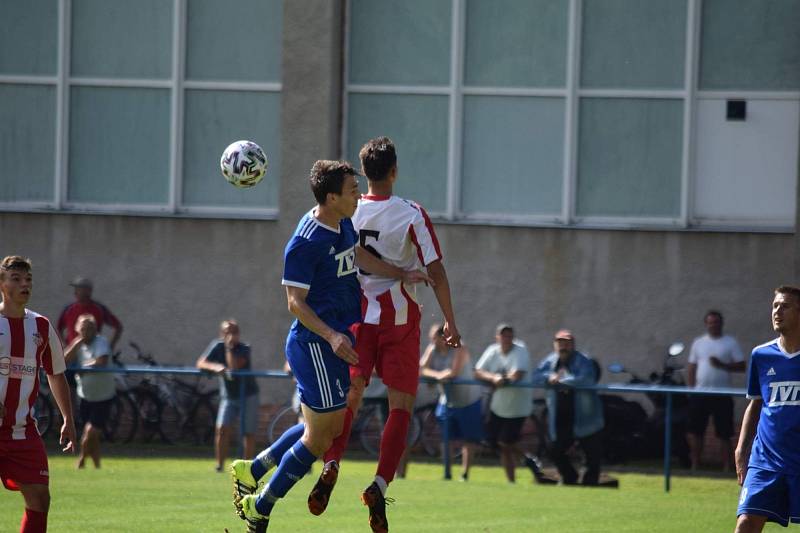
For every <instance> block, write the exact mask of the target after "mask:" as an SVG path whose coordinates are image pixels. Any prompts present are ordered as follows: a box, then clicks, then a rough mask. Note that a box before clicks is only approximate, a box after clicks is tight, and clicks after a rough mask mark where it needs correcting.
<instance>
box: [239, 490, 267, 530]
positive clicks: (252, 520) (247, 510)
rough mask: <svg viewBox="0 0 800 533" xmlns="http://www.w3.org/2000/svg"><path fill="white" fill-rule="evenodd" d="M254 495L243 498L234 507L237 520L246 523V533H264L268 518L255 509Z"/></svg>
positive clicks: (255, 496)
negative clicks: (239, 519)
mask: <svg viewBox="0 0 800 533" xmlns="http://www.w3.org/2000/svg"><path fill="white" fill-rule="evenodd" d="M256 498H258V495H256V494H248V495H246V496H244V497H243V498H242V499H241V500H240V501H239V503H238V504H237V505H236V508H237V510H238V511H239V518H241V519H242V520H244V521H245V522H246V523H247V533H265V532H266V531H267V527H268V526H269V517H268V516H264V515H262V514H261V513H259V512H258V509H256Z"/></svg>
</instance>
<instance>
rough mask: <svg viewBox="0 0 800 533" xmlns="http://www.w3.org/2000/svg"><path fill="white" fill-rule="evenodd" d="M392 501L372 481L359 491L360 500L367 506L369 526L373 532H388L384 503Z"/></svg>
mask: <svg viewBox="0 0 800 533" xmlns="http://www.w3.org/2000/svg"><path fill="white" fill-rule="evenodd" d="M393 501H394V500H392V499H391V498H384V497H383V493H382V492H381V489H380V488H379V487H378V484H377V483H375V482H374V481H373V482H372V485H370V486H369V487H367V488H366V489H364V492H362V493H361V502H362V503H363V504H364V505H366V506H367V507H369V527H370V528H372V531H373V532H374V533H389V521H388V520H386V504H387V503H391V502H393Z"/></svg>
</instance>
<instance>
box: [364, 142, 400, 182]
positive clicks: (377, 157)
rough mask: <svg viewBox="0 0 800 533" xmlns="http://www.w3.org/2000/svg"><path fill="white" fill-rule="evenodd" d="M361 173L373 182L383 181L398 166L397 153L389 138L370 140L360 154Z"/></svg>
mask: <svg viewBox="0 0 800 533" xmlns="http://www.w3.org/2000/svg"><path fill="white" fill-rule="evenodd" d="M358 158H359V159H360V160H361V171H362V172H363V173H364V175H365V176H366V177H367V179H368V180H371V181H383V180H385V179H386V178H388V177H389V172H391V170H392V169H393V168H394V167H395V165H397V152H396V151H395V149H394V143H393V142H392V140H391V139H390V138H389V137H377V138H375V139H370V140H368V141H367V143H366V144H365V145H364V146H362V147H361V150H360V151H359V152H358Z"/></svg>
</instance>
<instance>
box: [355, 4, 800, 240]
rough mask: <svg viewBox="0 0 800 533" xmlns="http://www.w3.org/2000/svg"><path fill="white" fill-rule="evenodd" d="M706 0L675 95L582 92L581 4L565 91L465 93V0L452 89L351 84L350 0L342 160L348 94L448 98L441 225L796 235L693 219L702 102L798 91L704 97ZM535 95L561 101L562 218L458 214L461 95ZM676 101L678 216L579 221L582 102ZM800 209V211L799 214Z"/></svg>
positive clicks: (572, 28) (695, 16) (689, 19)
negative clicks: (679, 115)
mask: <svg viewBox="0 0 800 533" xmlns="http://www.w3.org/2000/svg"><path fill="white" fill-rule="evenodd" d="M702 1H703V0H686V10H687V11H686V32H685V53H684V65H683V67H684V69H683V70H684V80H683V87H681V88H676V89H618V88H612V89H583V88H581V87H580V69H581V57H580V56H581V39H582V31H583V13H582V5H583V1H582V0H569V4H568V7H567V9H568V15H567V16H568V19H567V21H568V22H567V46H566V54H567V57H566V79H565V87H564V88H527V87H468V86H465V85H464V83H463V78H464V62H465V57H464V53H465V49H466V12H467V0H450V2H451V13H452V15H451V54H450V65H449V67H450V82H449V84H447V85H437V86H431V85H428V86H425V85H381V84H375V85H371V84H353V83H350V71H349V68H350V33H351V28H352V26H351V10H352V2H351V1H347V2H345V17H344V18H345V23H344V32H345V35H344V50H343V62H342V79H343V85H344V87H343V90H342V110H343V111H342V130H341V131H342V135H341V147H340V150H341V154H343V156H346V155H345V154H347V146H348V130H349V124H348V102H349V97H350V95H351V94H358V93H367V94H369V93H375V94H418V95H440V96H441V95H446V96H448V97H449V111H450V112H449V124H448V135H449V139H448V151H447V168H448V172H447V180H446V182H447V208H446V210H445V211H442V212H431V213H430V215H431V216H432V217H433V218H435V219H437V220H438V221H440V222H445V223H456V224H480V225H501V226H527V227H562V228H563V227H567V228H587V229H628V230H679V231H732V232H774V233H793V232H794V231H795V229H794V228H795V220H794V217H792V219H791V220H789V221H787V222H786V223H785V224H776V223H775V222H773V221H766V222H764V223H759V222H758V221H753V220H749V219H739V220H736V219H726V220H714V219H701V218H698V217H696V216H694V213H693V208H694V202H695V198H694V184H695V183H694V182H695V180H696V176H694V175H693V168H694V158H695V155H696V153H695V152H696V147H697V146H696V145H697V143H696V120H697V117H696V109H697V103H698V101H700V100H704V99H732V98H745V99H759V100H792V101H798V102H800V91H733V90H731V91H719V90H714V91H703V90H700V89H699V87H698V83H699V68H700V37H701V35H700V33H701V30H702V20H701V17H702ZM472 95H482V96H530V97H537V96H538V97H543V96H545V97H560V98H564V103H565V105H564V108H565V116H564V126H565V127H564V153H563V177H562V179H563V183H562V206H561V213H560V214H559V215H558V216H555V217H554V216H552V215H536V214H530V215H519V214H513V215H512V214H502V213H464V212H462V211H461V205H460V203H461V168H460V167H461V162H462V149H463V142H462V139H463V118H464V117H463V111H464V96H472ZM590 97H603V98H626V99H634V98H642V99H651V98H656V99H671V100H679V101H681V102H682V104H683V106H682V107H683V117H682V118H683V128H682V139H681V146H682V151H681V164H680V168H681V175H680V185H679V187H680V209H679V214H678V215H677V216H675V217H658V216H652V217H623V216H610V217H609V216H579V215H578V214H577V213H576V201H577V158H578V142H579V124H580V122H579V119H580V117H579V105H580V102H581V98H590ZM798 207H800V205H798V206H796V208H795V210H797V208H798Z"/></svg>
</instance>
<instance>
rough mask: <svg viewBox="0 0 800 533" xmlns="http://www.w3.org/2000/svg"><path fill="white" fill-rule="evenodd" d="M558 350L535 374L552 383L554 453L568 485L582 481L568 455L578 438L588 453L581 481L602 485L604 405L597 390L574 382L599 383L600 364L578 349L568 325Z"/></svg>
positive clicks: (537, 380)
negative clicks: (584, 388)
mask: <svg viewBox="0 0 800 533" xmlns="http://www.w3.org/2000/svg"><path fill="white" fill-rule="evenodd" d="M553 348H554V351H553V352H552V353H551V354H550V355H548V356H547V357H545V358H544V359H543V360H542V362H541V363H540V364H539V366H538V367H537V368H536V371H535V372H534V375H533V383H534V384H539V385H541V384H548V385H550V386H551V387H550V388H548V390H547V395H546V402H547V410H548V412H549V413H550V415H551V416H549V417H548V428H547V430H548V433H549V436H550V439H551V442H552V445H551V449H550V455H551V457H552V459H553V462H554V463H555V465H556V468H557V469H558V473H559V475H560V476H561V482H562V483H564V484H565V485H574V484H577V483H578V472H577V471H576V470H575V467H574V466H572V463H571V462H570V460H569V457H567V451H568V450H569V449H570V448H571V447H572V445H573V444H574V443H575V441H576V440H577V441H578V443H579V444H580V446H581V448H582V449H583V451H584V453H585V455H586V471H585V472H584V474H583V478H582V479H581V483H582V484H583V485H598V484H599V479H600V464H601V461H602V457H603V436H602V430H603V427H604V425H605V423H604V420H603V406H602V404H601V403H600V398H599V397H598V395H597V392H596V391H593V390H576V389H574V388H573V386H575V385H578V386H581V385H593V384H595V383H597V367H596V365H595V363H594V361H592V359H590V358H589V357H587V356H586V355H585V354H583V353H581V352H579V351H577V350H576V349H575V336H574V335H573V334H572V332H571V331H569V330H567V329H561V330H559V331H557V332H556V334H555V336H554V338H553Z"/></svg>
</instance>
